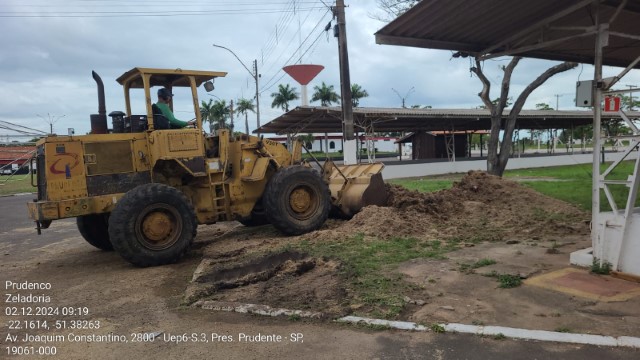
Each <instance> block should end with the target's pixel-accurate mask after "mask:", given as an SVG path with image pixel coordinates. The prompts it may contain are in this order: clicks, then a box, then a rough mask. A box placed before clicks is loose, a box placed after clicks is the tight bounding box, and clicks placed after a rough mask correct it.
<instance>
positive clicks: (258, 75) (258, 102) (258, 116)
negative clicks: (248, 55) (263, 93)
mask: <svg viewBox="0 0 640 360" xmlns="http://www.w3.org/2000/svg"><path fill="white" fill-rule="evenodd" d="M253 71H254V73H253V79H254V80H255V81H256V123H257V124H258V128H257V129H258V131H257V132H256V133H257V135H258V136H260V93H259V92H258V79H259V78H260V74H258V60H257V59H256V60H253Z"/></svg>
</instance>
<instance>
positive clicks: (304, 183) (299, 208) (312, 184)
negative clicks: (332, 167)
mask: <svg viewBox="0 0 640 360" xmlns="http://www.w3.org/2000/svg"><path fill="white" fill-rule="evenodd" d="M263 205H264V210H265V215H266V217H267V219H268V220H269V222H270V223H271V224H273V226H275V228H276V229H278V230H280V231H281V232H283V233H285V234H286V235H300V234H304V233H307V232H309V231H313V230H317V229H318V228H320V227H321V226H322V224H324V222H325V221H326V220H327V217H328V216H329V209H330V208H331V202H330V195H329V187H328V186H327V184H325V183H324V181H323V180H322V178H320V175H319V174H317V173H316V172H315V171H313V170H312V169H309V168H306V167H303V166H290V167H286V168H282V169H280V170H278V171H277V172H276V173H275V174H273V176H272V177H271V179H270V180H269V182H268V183H267V186H266V189H265V192H264V196H263Z"/></svg>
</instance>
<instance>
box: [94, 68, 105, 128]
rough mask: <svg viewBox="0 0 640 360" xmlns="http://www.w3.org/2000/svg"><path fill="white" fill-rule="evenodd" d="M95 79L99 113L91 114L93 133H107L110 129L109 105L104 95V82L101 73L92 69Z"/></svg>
mask: <svg viewBox="0 0 640 360" xmlns="http://www.w3.org/2000/svg"><path fill="white" fill-rule="evenodd" d="M91 76H93V80H95V81H96V84H97V85H98V113H97V114H91V133H92V134H107V133H108V132H109V129H108V128H107V107H106V105H105V96H104V84H103V83H102V79H101V78H100V75H98V73H96V72H95V71H91Z"/></svg>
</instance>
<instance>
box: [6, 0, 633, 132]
mask: <svg viewBox="0 0 640 360" xmlns="http://www.w3.org/2000/svg"><path fill="white" fill-rule="evenodd" d="M330 3H331V1H330V0H324V1H322V0H275V1H269V2H266V1H258V0H181V1H170V0H155V1H150V0H135V1H134V0H128V1H127V0H1V1H0V17H1V18H2V19H0V33H1V34H2V36H1V37H0V48H1V50H0V120H2V121H8V122H12V123H17V124H20V125H23V126H27V127H30V128H35V129H39V130H42V131H48V130H49V123H48V122H49V121H55V122H54V124H53V127H54V132H57V133H61V134H66V132H67V128H70V127H71V128H75V130H76V133H77V134H83V133H86V132H88V131H89V128H90V124H89V114H91V113H96V112H97V108H98V105H97V96H96V85H95V82H94V81H93V79H92V78H91V70H95V71H96V72H97V73H98V74H100V76H101V77H102V79H103V81H104V83H105V91H106V95H107V112H111V111H114V110H124V100H123V94H122V89H121V87H120V86H119V85H118V84H117V83H116V81H115V79H116V78H117V77H118V76H120V75H121V74H122V73H124V72H125V71H127V70H129V69H131V68H133V67H138V66H139V67H157V68H182V69H196V70H213V71H225V72H228V76H227V77H226V78H222V79H217V80H216V83H215V85H216V89H215V90H214V92H213V94H214V95H215V96H217V97H219V98H222V99H226V100H227V102H228V101H229V100H230V99H238V98H240V97H245V98H252V97H253V96H254V94H255V85H254V83H253V79H252V78H251V77H250V76H249V73H248V72H247V70H245V69H244V68H243V67H242V65H241V64H240V62H238V60H236V58H235V57H233V55H232V54H230V53H228V52H226V51H225V50H223V49H219V48H215V47H213V46H212V44H214V43H215V44H219V45H222V46H225V47H228V48H230V49H232V50H233V51H234V52H235V53H236V54H237V55H238V57H239V58H240V59H242V61H243V62H244V63H245V64H246V65H247V66H248V67H249V68H251V63H252V61H253V60H254V59H257V60H258V67H259V72H260V74H261V78H260V92H261V95H260V105H261V106H260V111H261V120H262V121H261V122H262V123H265V122H267V121H269V120H272V119H273V118H275V117H276V116H278V115H280V114H281V113H282V112H281V111H280V110H278V109H272V108H271V106H270V105H271V100H272V99H271V96H270V94H271V93H272V92H274V91H275V90H276V88H277V85H278V84H286V83H289V84H291V85H292V86H295V87H297V88H298V90H299V89H300V87H299V86H298V85H297V84H296V83H295V82H294V81H293V80H292V79H291V78H289V76H288V75H286V74H284V73H283V72H282V70H281V68H282V67H283V66H285V65H290V64H293V63H296V62H300V61H301V62H302V63H314V64H320V65H323V66H324V67H325V69H324V71H323V72H322V73H320V75H319V76H318V77H317V78H316V79H315V80H314V81H313V82H312V83H311V84H310V88H309V93H310V94H311V92H312V87H313V86H314V85H318V84H320V83H321V82H322V81H324V82H325V83H327V84H330V85H334V86H335V88H336V90H338V91H339V84H340V79H339V73H338V52H337V41H336V39H335V38H334V37H333V33H332V31H329V32H324V28H325V26H326V25H327V24H328V23H329V21H330V20H332V16H331V14H330V12H329V10H328V8H327V6H325V4H330ZM346 3H347V5H348V6H349V7H348V8H347V11H346V14H347V34H348V45H349V59H350V65H351V81H352V82H353V83H358V84H360V85H361V86H362V87H363V88H365V89H366V90H367V91H368V92H369V94H370V96H369V97H368V98H365V99H363V100H361V106H375V107H399V106H400V105H401V104H402V98H405V101H406V104H407V106H410V105H418V104H419V105H431V106H433V107H434V108H475V107H477V106H478V105H480V104H481V101H480V99H479V98H478V96H477V93H478V92H479V90H480V88H481V85H480V82H479V80H478V79H477V78H475V77H471V75H470V72H469V60H468V59H453V58H451V52H449V51H441V50H427V49H417V48H404V47H396V46H388V45H376V44H375V38H374V35H373V34H374V33H375V32H376V31H377V30H379V29H380V28H381V27H383V26H384V25H385V23H384V22H382V21H379V20H376V19H375V16H374V15H375V13H376V12H377V9H376V7H375V1H374V0H348V1H346ZM333 24H335V21H333V22H332V25H333ZM508 60H509V59H507V58H504V59H497V60H495V61H487V62H486V63H485V64H484V69H485V71H486V73H487V75H488V77H489V79H491V80H492V81H494V82H497V81H499V79H500V76H501V70H500V69H499V67H500V66H501V65H505V64H506V63H507V62H508ZM554 64H555V63H554V62H550V61H541V60H523V61H521V63H520V64H519V65H518V67H517V68H516V71H515V73H514V76H513V79H512V91H511V93H512V94H513V95H514V97H515V96H517V94H519V91H520V90H522V89H523V88H524V87H525V86H526V85H527V84H528V83H529V82H530V81H531V80H533V79H534V78H535V77H537V76H538V75H539V74H540V73H541V72H543V71H544V70H545V69H546V68H548V67H549V66H552V65H554ZM617 71H619V70H618V69H606V74H605V75H612V74H614V73H617ZM591 78H593V68H592V67H591V66H589V65H584V66H579V67H578V68H577V69H574V70H571V71H568V72H566V73H563V74H560V75H557V76H556V77H554V78H552V79H551V80H550V81H548V82H547V83H546V84H545V85H543V86H542V87H541V88H539V89H538V90H536V91H535V92H534V93H533V94H532V95H531V96H530V97H529V101H528V102H527V104H526V106H525V108H534V107H535V104H537V103H541V102H544V103H548V104H550V105H551V106H552V107H554V108H555V107H556V100H558V105H559V108H560V109H561V110H569V109H574V108H575V107H574V105H573V104H572V103H573V101H574V93H575V82H576V81H578V80H588V79H591ZM626 84H629V85H640V74H639V73H638V71H637V70H634V71H633V72H632V73H631V75H630V76H628V77H626V78H625V79H624V80H623V81H622V83H621V85H620V87H624V85H626ZM494 89H497V86H494ZM394 90H395V91H394ZM174 93H176V95H177V96H176V105H175V107H176V116H177V117H179V118H182V119H183V120H188V119H189V118H191V117H193V115H192V113H193V110H192V107H190V103H189V101H188V100H187V101H184V100H186V99H187V96H188V94H187V93H186V92H185V93H182V92H177V91H174ZM555 95H560V96H559V97H558V98H557V97H556V96H555ZM492 97H497V92H495V90H494V92H493V93H492ZM200 98H201V99H204V100H208V99H210V98H211V97H210V96H209V95H207V93H206V92H204V91H202V92H201V93H200ZM154 100H155V97H154ZM134 101H136V98H135V97H134ZM137 102H138V103H139V104H134V106H133V107H134V112H136V111H138V112H139V113H143V112H144V110H143V109H144V108H143V105H142V103H141V99H139V100H138V101H137ZM298 104H299V102H294V104H293V105H298ZM312 105H313V103H312ZM250 123H251V124H253V126H252V128H255V116H254V115H251V116H250ZM6 134H16V133H15V132H11V131H8V130H5V129H0V139H1V141H6V137H5V138H2V135H6Z"/></svg>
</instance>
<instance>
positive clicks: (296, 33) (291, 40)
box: [263, 12, 326, 73]
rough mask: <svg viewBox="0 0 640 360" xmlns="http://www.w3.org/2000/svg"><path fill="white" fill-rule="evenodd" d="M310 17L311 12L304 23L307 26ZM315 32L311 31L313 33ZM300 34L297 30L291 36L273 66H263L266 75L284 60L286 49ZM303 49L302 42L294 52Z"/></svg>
mask: <svg viewBox="0 0 640 360" xmlns="http://www.w3.org/2000/svg"><path fill="white" fill-rule="evenodd" d="M310 15H311V12H309V13H308V14H307V16H306V17H305V19H304V23H305V24H306V22H307V20H308V19H309V16H310ZM324 16H326V14H325V15H323V18H324ZM320 21H322V19H320ZM316 27H317V25H316ZM314 30H315V27H314ZM314 30H311V31H312V32H313V31H314ZM299 34H300V29H298V30H297V31H296V32H295V33H294V34H293V35H292V36H291V38H290V39H289V42H288V43H287V45H286V46H285V47H284V48H283V50H282V51H280V54H279V55H278V57H277V58H276V59H275V60H274V61H273V62H272V63H271V65H270V66H265V65H264V64H263V68H264V67H266V70H265V71H264V72H265V73H266V72H269V71H270V70H271V69H272V68H273V67H274V66H275V65H276V64H278V61H279V60H280V59H281V58H282V56H283V55H284V54H285V53H286V49H288V48H289V46H290V45H291V44H293V42H294V41H295V38H296V35H299ZM307 38H308V36H307ZM305 40H306V38H305ZM301 47H302V42H300V44H299V45H298V48H297V49H296V50H295V51H294V53H295V52H297V51H298V50H300V48H301Z"/></svg>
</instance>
